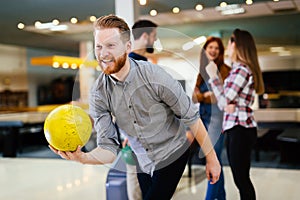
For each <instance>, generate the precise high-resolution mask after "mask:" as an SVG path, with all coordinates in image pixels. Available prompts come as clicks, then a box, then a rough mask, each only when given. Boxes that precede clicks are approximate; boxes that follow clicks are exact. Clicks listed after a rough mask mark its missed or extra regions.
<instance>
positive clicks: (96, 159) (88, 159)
mask: <svg viewBox="0 0 300 200" xmlns="http://www.w3.org/2000/svg"><path fill="white" fill-rule="evenodd" d="M115 159H116V155H115V154H114V153H112V152H111V151H109V150H106V149H102V148H100V147H96V148H95V149H93V150H92V151H90V152H88V153H85V154H84V155H83V156H82V158H81V159H80V161H79V162H81V163H83V164H95V165H96V164H109V163H112V162H113V161H114V160H115Z"/></svg>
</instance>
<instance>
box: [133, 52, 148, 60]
mask: <svg viewBox="0 0 300 200" xmlns="http://www.w3.org/2000/svg"><path fill="white" fill-rule="evenodd" d="M129 57H130V58H133V59H134V60H143V61H148V59H147V58H146V57H145V56H142V55H140V54H137V53H134V52H130V53H129Z"/></svg>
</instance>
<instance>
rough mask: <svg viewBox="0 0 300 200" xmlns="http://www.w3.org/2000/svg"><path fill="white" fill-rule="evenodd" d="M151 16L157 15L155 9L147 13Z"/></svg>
mask: <svg viewBox="0 0 300 200" xmlns="http://www.w3.org/2000/svg"><path fill="white" fill-rule="evenodd" d="M149 14H150V15H151V16H152V17H153V16H156V15H157V11H156V10H154V9H153V10H151V11H150V13H149Z"/></svg>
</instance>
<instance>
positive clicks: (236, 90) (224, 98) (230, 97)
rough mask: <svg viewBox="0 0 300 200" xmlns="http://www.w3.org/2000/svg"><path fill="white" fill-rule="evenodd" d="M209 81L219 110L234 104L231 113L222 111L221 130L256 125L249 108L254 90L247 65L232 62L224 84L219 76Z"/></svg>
mask: <svg viewBox="0 0 300 200" xmlns="http://www.w3.org/2000/svg"><path fill="white" fill-rule="evenodd" d="M209 83H210V85H211V87H212V90H213V92H214V94H215V96H216V97H217V99H218V106H219V108H220V109H221V110H224V107H225V106H226V105H228V104H235V111H234V112H233V113H226V112H224V119H223V131H225V130H228V129H230V128H232V127H233V126H236V125H241V126H244V127H246V128H249V127H256V126H257V123H256V121H255V120H254V115H253V111H252V109H251V108H250V106H251V105H252V104H253V101H254V96H255V90H254V82H253V76H252V72H251V70H250V68H249V67H248V66H245V65H243V64H241V63H234V64H233V66H232V69H231V71H230V74H229V76H228V77H227V78H226V79H225V80H224V85H223V84H222V82H221V80H220V79H219V78H215V79H210V80H209Z"/></svg>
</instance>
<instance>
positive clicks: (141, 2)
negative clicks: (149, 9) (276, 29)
mask: <svg viewBox="0 0 300 200" xmlns="http://www.w3.org/2000/svg"><path fill="white" fill-rule="evenodd" d="M139 3H140V5H141V6H144V5H146V4H147V0H139Z"/></svg>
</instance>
